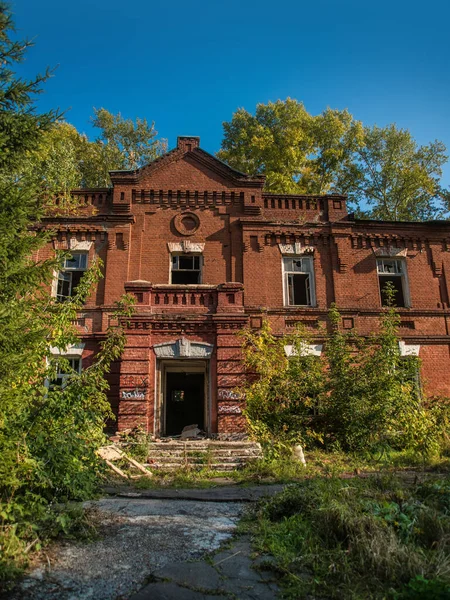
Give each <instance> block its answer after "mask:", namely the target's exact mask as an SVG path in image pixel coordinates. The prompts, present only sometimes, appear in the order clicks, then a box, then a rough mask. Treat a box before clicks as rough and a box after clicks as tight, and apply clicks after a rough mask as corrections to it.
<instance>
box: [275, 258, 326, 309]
mask: <svg viewBox="0 0 450 600" xmlns="http://www.w3.org/2000/svg"><path fill="white" fill-rule="evenodd" d="M286 258H287V259H289V260H295V259H299V260H300V259H302V260H305V259H308V260H309V261H310V262H311V272H310V273H309V276H310V277H309V279H310V282H309V293H310V300H311V304H289V286H288V273H291V271H286V269H285V267H284V260H285V259H286ZM281 274H282V277H283V305H284V306H286V307H289V306H292V307H306V308H315V307H316V306H317V304H316V277H315V268H314V255H313V254H312V253H311V254H308V256H305V255H304V254H300V255H289V256H286V255H283V256H282V257H281ZM298 274H299V275H301V273H298Z"/></svg>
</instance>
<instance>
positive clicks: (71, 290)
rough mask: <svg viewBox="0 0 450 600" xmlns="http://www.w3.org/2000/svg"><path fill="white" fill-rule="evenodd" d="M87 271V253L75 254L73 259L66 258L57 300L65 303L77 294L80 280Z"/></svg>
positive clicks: (58, 285) (57, 289)
mask: <svg viewBox="0 0 450 600" xmlns="http://www.w3.org/2000/svg"><path fill="white" fill-rule="evenodd" d="M86 269H87V253H86V252H74V253H73V254H72V256H71V257H69V258H66V259H65V261H64V265H63V268H62V270H61V271H60V272H59V274H58V283H57V288H56V299H57V300H58V302H64V301H65V300H67V298H70V297H71V296H73V295H74V294H75V290H76V288H77V286H78V284H79V283H80V279H81V278H82V276H83V275H84V272H85V271H86Z"/></svg>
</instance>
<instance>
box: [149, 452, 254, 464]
mask: <svg viewBox="0 0 450 600" xmlns="http://www.w3.org/2000/svg"><path fill="white" fill-rule="evenodd" d="M148 458H149V460H154V461H156V462H161V463H172V462H177V463H185V462H189V463H199V464H201V463H207V462H211V463H233V462H245V461H248V459H249V458H258V457H256V456H255V457H253V456H248V455H242V454H238V455H236V456H212V457H209V461H208V457H205V458H203V457H201V456H198V457H196V456H188V457H186V458H185V457H184V456H157V455H155V454H153V455H152V456H149V457H148Z"/></svg>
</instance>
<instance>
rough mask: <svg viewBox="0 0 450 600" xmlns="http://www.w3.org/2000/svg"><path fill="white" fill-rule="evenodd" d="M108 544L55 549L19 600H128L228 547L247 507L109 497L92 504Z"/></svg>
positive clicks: (18, 592) (20, 589) (21, 588)
mask: <svg viewBox="0 0 450 600" xmlns="http://www.w3.org/2000/svg"><path fill="white" fill-rule="evenodd" d="M86 506H87V507H88V508H90V509H92V510H95V511H96V512H95V514H96V515H98V521H99V529H100V534H101V535H100V539H98V540H96V541H94V542H91V543H76V542H75V543H74V542H71V543H60V544H55V545H54V546H53V547H52V548H51V549H50V550H49V552H48V558H49V562H50V564H49V563H48V561H47V560H46V559H45V557H44V559H43V561H41V563H40V564H38V565H36V566H35V567H34V568H33V569H32V570H31V571H30V572H29V573H28V574H27V575H26V576H25V578H24V579H23V580H22V581H21V582H20V584H19V585H18V586H17V587H16V589H15V590H13V592H11V593H10V594H9V598H10V599H11V600H126V599H128V598H129V597H130V596H131V595H133V593H134V592H136V591H137V590H139V589H140V588H142V586H143V585H144V583H145V582H146V580H147V578H148V576H149V575H150V574H151V573H152V572H154V571H155V570H156V569H160V568H162V567H164V566H165V565H166V564H170V563H174V562H177V561H187V560H192V559H198V558H200V557H201V556H203V555H204V554H205V553H208V552H211V551H213V550H216V549H217V548H219V546H220V545H221V544H222V543H223V542H224V541H226V540H228V539H229V538H230V537H231V535H232V533H233V530H234V529H235V527H236V524H237V522H238V520H239V517H240V516H241V514H242V512H243V510H244V506H243V504H241V503H239V502H217V501H216V502H204V501H203V502H196V501H188V500H181V499H180V500H168V499H164V500H158V499H124V498H106V499H103V500H99V501H96V502H89V503H86Z"/></svg>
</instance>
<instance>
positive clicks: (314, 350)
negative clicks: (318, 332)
mask: <svg viewBox="0 0 450 600" xmlns="http://www.w3.org/2000/svg"><path fill="white" fill-rule="evenodd" d="M322 349H323V344H302V346H301V350H300V356H320V355H321V354H322ZM284 351H285V353H286V356H287V357H288V358H289V357H290V356H296V352H295V348H294V346H292V345H287V346H285V347H284Z"/></svg>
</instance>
